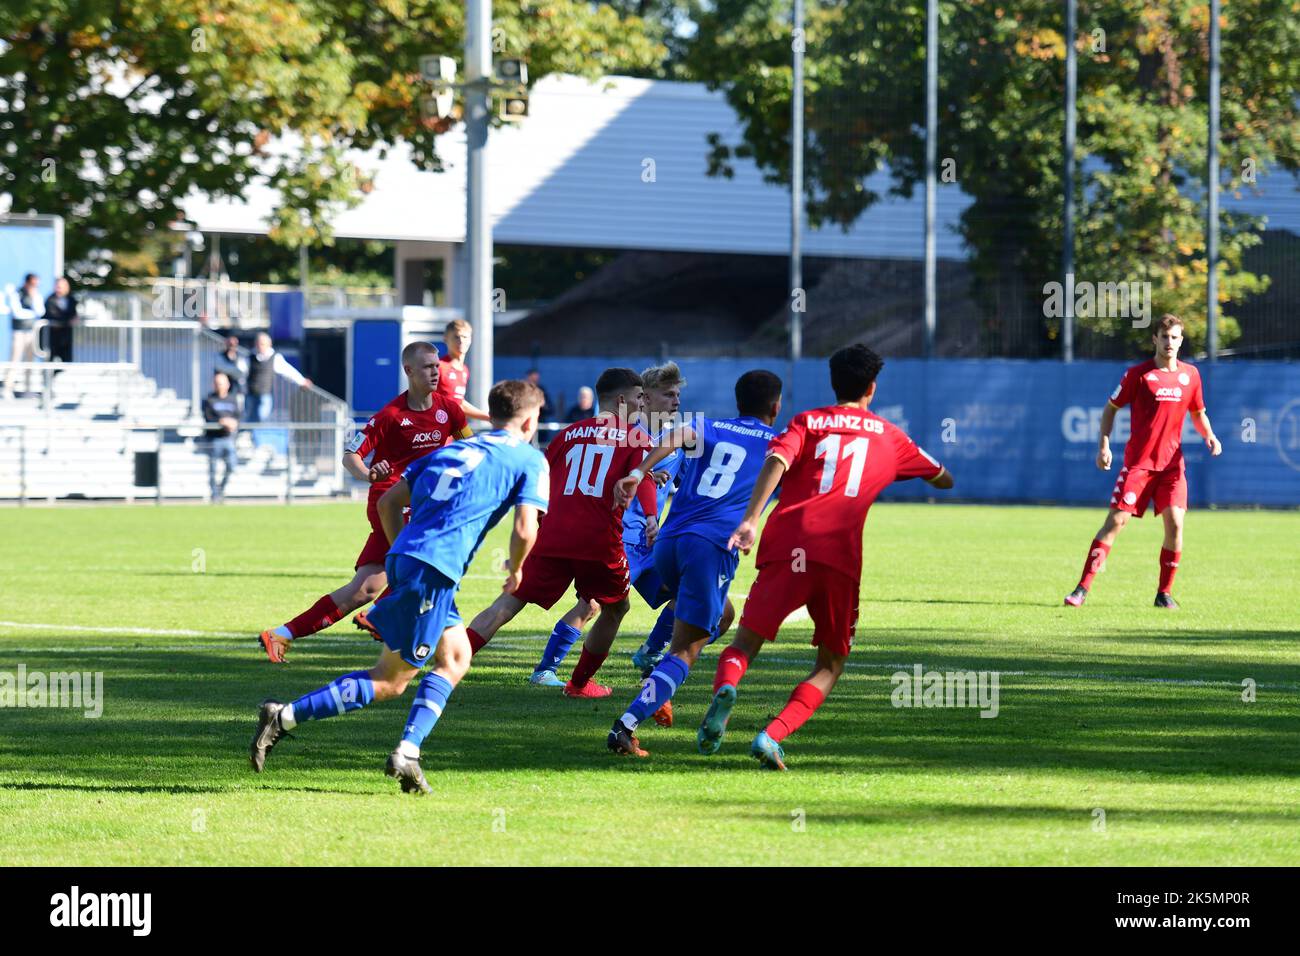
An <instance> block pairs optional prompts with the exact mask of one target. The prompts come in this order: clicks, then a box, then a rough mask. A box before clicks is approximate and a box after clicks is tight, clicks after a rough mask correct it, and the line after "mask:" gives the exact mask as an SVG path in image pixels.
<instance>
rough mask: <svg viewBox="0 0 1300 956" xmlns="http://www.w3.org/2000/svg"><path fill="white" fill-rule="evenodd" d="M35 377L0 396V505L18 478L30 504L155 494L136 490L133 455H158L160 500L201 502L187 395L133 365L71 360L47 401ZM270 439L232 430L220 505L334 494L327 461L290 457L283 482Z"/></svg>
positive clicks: (279, 444)
mask: <svg viewBox="0 0 1300 956" xmlns="http://www.w3.org/2000/svg"><path fill="white" fill-rule="evenodd" d="M42 381H43V378H42V376H41V375H40V374H38V373H33V375H32V386H33V389H34V391H33V392H32V393H29V394H26V395H21V394H20V396H19V397H16V398H0V499H14V498H17V497H18V496H19V493H20V489H21V488H22V487H23V486H24V482H23V481H22V478H21V474H22V473H23V472H25V474H26V481H25V490H26V496H27V497H29V498H110V499H111V498H117V499H133V498H154V497H156V495H157V493H158V489H157V488H156V487H154V486H153V485H148V486H137V485H136V484H135V480H136V453H137V452H144V453H152V452H158V472H159V481H160V483H161V486H162V488H161V491H162V496H163V498H164V499H169V498H190V499H196V498H197V499H206V498H207V497H208V494H209V488H208V456H207V453H206V450H205V449H204V447H203V445H204V443H203V441H202V440H201V438H200V435H201V432H202V430H201V427H200V423H199V422H198V421H196V419H195V418H194V417H193V416H192V414H191V407H190V401H189V398H188V396H187V397H185V398H182V397H180V396H177V395H176V393H175V392H174V391H173V390H172V389H159V388H158V387H157V385H156V383H155V382H154V381H153V380H152V379H150V378H148V377H146V376H144V375H143V374H141V373H140V372H139V371H138V370H136V369H134V368H130V367H123V366H112V367H105V366H103V365H95V364H84V365H82V364H76V363H73V364H71V365H68V366H66V367H65V369H64V370H63V371H62V372H61V373H60V374H58V375H55V376H53V377H52V385H51V391H50V402H49V403H48V405H47V403H46V402H45V401H44V396H43V395H42V394H41V391H40V388H41V384H40V383H41V382H42ZM16 384H17V387H19V388H21V387H22V385H23V378H22V376H21V374H20V375H19V377H18V378H17V379H16ZM160 437H161V444H160ZM270 437H274V438H278V441H267V442H266V443H263V444H259V443H258V442H256V441H255V440H254V435H253V433H252V432H250V431H242V432H241V433H240V435H239V438H238V439H237V441H236V448H237V452H238V455H239V467H238V468H237V469H236V471H235V473H234V474H233V475H232V476H231V478H230V481H229V483H228V484H227V486H226V497H227V498H228V499H229V498H284V497H285V496H286V495H287V494H292V495H293V496H294V497H310V496H322V495H330V494H333V493H335V492H336V487H335V475H334V473H333V471H332V470H326V469H327V468H328V467H329V466H328V456H325V455H310V456H301V455H296V456H295V460H294V462H293V474H292V482H291V483H290V481H289V475H288V467H289V462H288V460H287V457H286V454H285V449H286V448H287V447H288V442H287V440H286V433H285V432H282V431H277V432H275V433H274V435H273V436H268V438H270ZM304 459H305V460H304ZM322 462H325V464H322Z"/></svg>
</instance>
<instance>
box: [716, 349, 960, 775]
mask: <svg viewBox="0 0 1300 956" xmlns="http://www.w3.org/2000/svg"><path fill="white" fill-rule="evenodd" d="M883 365H884V363H883V362H882V361H881V360H880V356H878V355H876V353H875V352H873V351H871V349H869V348H867V347H866V346H865V345H850V346H848V347H847V348H842V349H840V350H839V351H838V352H836V353H835V354H834V355H832V356H831V360H830V369H831V386H832V388H834V390H835V399H836V404H834V405H827V406H826V407H824V408H814V409H812V410H810V411H806V412H800V413H799V414H798V415H796V416H795V417H794V418H793V419H791V421H790V424H789V425H787V426H786V429H785V431H783V432H781V434H779V435H777V436H776V437H775V438H773V439H772V442H771V444H770V445H769V446H768V455H767V460H766V461H765V462H764V464H763V469H762V471H760V472H759V474H758V480H757V481H756V482H755V484H754V491H753V494H752V495H751V496H750V499H749V506H748V508H747V509H746V511H745V516H744V518H742V519H741V522H740V524H739V525H738V526H737V527H736V530H735V532H733V533H732V535H731V540H730V542H729V543H728V547H731V548H740V549H742V550H743V551H744V552H745V553H746V554H748V553H749V550H750V548H752V547H753V546H754V542H755V540H756V539H757V537H758V519H759V515H761V514H762V510H763V506H764V505H765V504H766V503H767V501H768V499H769V498H771V496H772V493H773V492H774V491H776V488H777V485H780V486H781V496H780V499H779V500H778V502H777V505H776V508H775V509H774V510H773V511H772V514H771V515H770V516H769V517H768V519H767V526H766V527H765V528H764V529H763V540H762V543H761V544H760V545H759V548H758V559H757V561H756V562H755V564H756V565H757V567H758V578H757V579H756V580H755V581H754V585H753V587H752V588H750V591H749V597H748V599H747V600H746V601H745V606H744V609H743V610H742V612H741V616H740V627H739V629H738V630H737V631H736V637H735V639H734V640H733V641H732V642H731V646H730V647H728V648H727V649H726V650H724V651H723V652H722V654H721V656H720V657H719V659H718V668H717V673H716V675H715V676H714V679H713V691H714V693H713V702H712V703H711V704H710V705H709V711H708V713H707V714H706V715H705V718H704V723H703V724H702V725H701V726H700V732H699V735H698V737H697V743H698V745H699V749H700V752H701V753H703V754H713V753H717V751H718V748H719V747H720V746H721V745H722V735H723V732H724V730H725V729H726V725H727V720H728V718H729V717H730V716H731V709H732V707H734V706H735V703H736V688H737V686H738V685H739V684H740V680H741V678H742V677H744V675H745V670H746V669H747V668H748V667H749V664H750V662H751V661H752V660H753V659H754V656H755V655H756V654H758V652H759V650H760V649H761V648H762V647H763V643H764V642H765V641H771V640H775V639H776V634H777V631H778V630H779V629H780V627H781V623H782V622H783V621H784V620H785V619H786V618H787V617H789V616H790V614H791V613H793V612H794V611H796V610H798V609H799V608H801V607H806V608H807V609H808V614H809V616H810V617H811V618H812V622H813V639H812V643H813V646H814V647H816V648H817V660H816V662H815V663H814V664H813V669H812V672H811V673H809V675H808V676H807V677H806V678H805V679H804V680H803V682H802V683H800V684H799V685H798V686H797V687H795V689H794V693H792V694H791V695H790V699H789V701H788V702H787V703H786V705H785V708H784V709H783V710H782V711H781V713H780V714H778V715H777V716H776V718H775V719H773V720H772V721H771V723H769V724H768V725H767V727H766V728H765V729H764V730H763V731H761V732H760V733H759V734H758V736H757V737H755V738H754V742H753V744H752V745H751V747H750V752H751V753H752V754H753V756H754V757H756V758H758V761H759V762H760V763H761V764H762V765H763V766H765V767H768V768H770V769H773V770H784V769H785V751H784V750H782V748H781V741H782V740H784V739H785V738H786V737H788V736H789V735H790V734H792V733H794V732H795V731H796V730H798V729H799V728H800V727H801V726H803V724H804V722H805V721H806V720H807V719H808V718H809V717H811V716H812V715H813V712H814V711H815V710H817V708H818V707H819V706H821V703H822V701H824V700H825V699H826V695H827V694H829V693H830V692H831V688H833V687H834V686H835V682H836V681H837V680H839V678H840V674H842V673H843V672H844V664H845V661H847V659H848V656H849V649H850V647H851V646H852V644H853V634H854V631H855V630H856V629H857V621H858V587H859V585H860V583H861V578H862V526H863V524H864V523H865V522H866V520H867V511H868V510H869V509H870V508H871V504H872V502H874V501H875V500H876V495H878V494H880V492H881V491H882V490H883V489H884V488H885V486H886V485H888V484H890V483H891V482H893V481H897V480H899V479H903V478H923V479H925V480H926V481H927V482H929V483H930V484H931V485H933V486H934V487H936V488H951V487H952V484H953V482H952V476H951V475H950V474H949V473H948V471H947V470H946V469H945V468H944V467H943V466H942V465H941V464H939V463H938V462H937V461H935V460H934V459H933V458H931V457H930V456H929V455H927V454H926V453H925V452H924V451H923V450H922V449H921V448H920V447H919V446H917V445H916V444H915V443H914V442H913V441H912V439H910V438H908V437H907V435H906V434H905V433H904V432H903V431H902V429H900V428H898V427H896V426H894V425H892V424H890V423H889V422H887V421H885V420H884V419H883V418H880V417H879V416H877V415H873V414H872V413H871V412H870V411H868V410H867V406H868V405H870V404H871V400H872V399H873V398H874V397H875V395H876V376H877V375H878V374H879V373H880V369H881V367H882V366H883Z"/></svg>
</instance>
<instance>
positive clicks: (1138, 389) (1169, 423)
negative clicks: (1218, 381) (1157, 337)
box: [1110, 359, 1205, 471]
mask: <svg viewBox="0 0 1300 956" xmlns="http://www.w3.org/2000/svg"><path fill="white" fill-rule="evenodd" d="M1110 403H1111V404H1112V405H1114V406H1115V407H1116V408H1122V407H1124V406H1125V405H1129V404H1131V405H1132V406H1133V411H1132V427H1131V429H1130V434H1129V439H1128V444H1126V445H1125V446H1124V467H1126V468H1128V469H1129V470H1137V469H1149V470H1150V471H1164V470H1165V469H1166V468H1170V467H1181V465H1182V460H1183V419H1185V418H1186V417H1187V413H1188V412H1189V411H1193V412H1199V411H1201V410H1203V409H1204V408H1205V399H1204V398H1203V397H1202V396H1201V373H1200V372H1198V371H1196V368H1195V367H1194V366H1191V365H1188V364H1187V363H1186V362H1175V363H1174V367H1173V368H1172V369H1170V370H1168V371H1166V370H1165V369H1162V368H1157V367H1156V363H1155V360H1154V359H1147V360H1146V361H1145V362H1143V363H1142V364H1141V365H1134V366H1133V367H1132V368H1130V369H1129V370H1128V371H1127V372H1125V373H1124V377H1123V378H1121V379H1120V380H1119V384H1118V385H1117V386H1115V391H1114V392H1112V393H1111V396H1110Z"/></svg>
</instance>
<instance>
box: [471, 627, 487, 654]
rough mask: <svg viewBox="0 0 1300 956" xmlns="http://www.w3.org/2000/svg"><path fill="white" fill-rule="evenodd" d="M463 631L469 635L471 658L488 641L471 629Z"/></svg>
mask: <svg viewBox="0 0 1300 956" xmlns="http://www.w3.org/2000/svg"><path fill="white" fill-rule="evenodd" d="M465 630H466V632H467V633H468V634H469V653H470V656H471V657H473V656H474V655H475V654H477V653H478V652H479V651H481V650H483V645H484V644H486V643H487V642H488V639H487V638H486V637H484V636H483V635H482V634H480V633H479V632H478V631H476V630H474V628H472V627H467V628H466V629H465Z"/></svg>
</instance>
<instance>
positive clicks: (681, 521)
mask: <svg viewBox="0 0 1300 956" xmlns="http://www.w3.org/2000/svg"><path fill="white" fill-rule="evenodd" d="M775 434H776V432H775V431H774V430H773V429H772V428H771V427H769V426H768V425H764V424H763V423H762V422H761V421H759V420H758V419H757V418H751V417H749V416H743V417H741V418H724V419H716V420H715V419H712V418H706V419H704V420H703V422H702V423H701V424H700V426H699V427H698V428H697V429H696V436H697V438H696V441H697V448H696V449H695V450H692V451H688V452H687V455H686V461H685V463H684V464H683V465H682V471H681V486H680V487H679V489H678V491H677V494H676V495H675V496H674V497H673V503H672V506H671V507H670V508H669V509H668V520H667V521H665V522H664V527H663V530H662V531H661V532H660V533H659V537H660V538H670V537H673V536H675V535H681V534H694V535H699V536H700V537H702V538H705V539H707V540H708V541H711V542H713V543H714V544H716V545H717V546H718V547H720V548H724V549H725V548H726V547H727V539H728V538H730V537H731V532H733V531H735V530H736V525H738V524H740V519H741V518H743V517H744V516H745V508H746V506H747V505H748V504H749V496H750V495H751V494H752V493H753V491H754V482H755V481H757V480H758V473H759V470H760V469H762V467H763V462H764V460H765V459H766V458H767V446H768V443H769V442H770V441H771V440H772V437H773V436H774V435H775Z"/></svg>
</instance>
